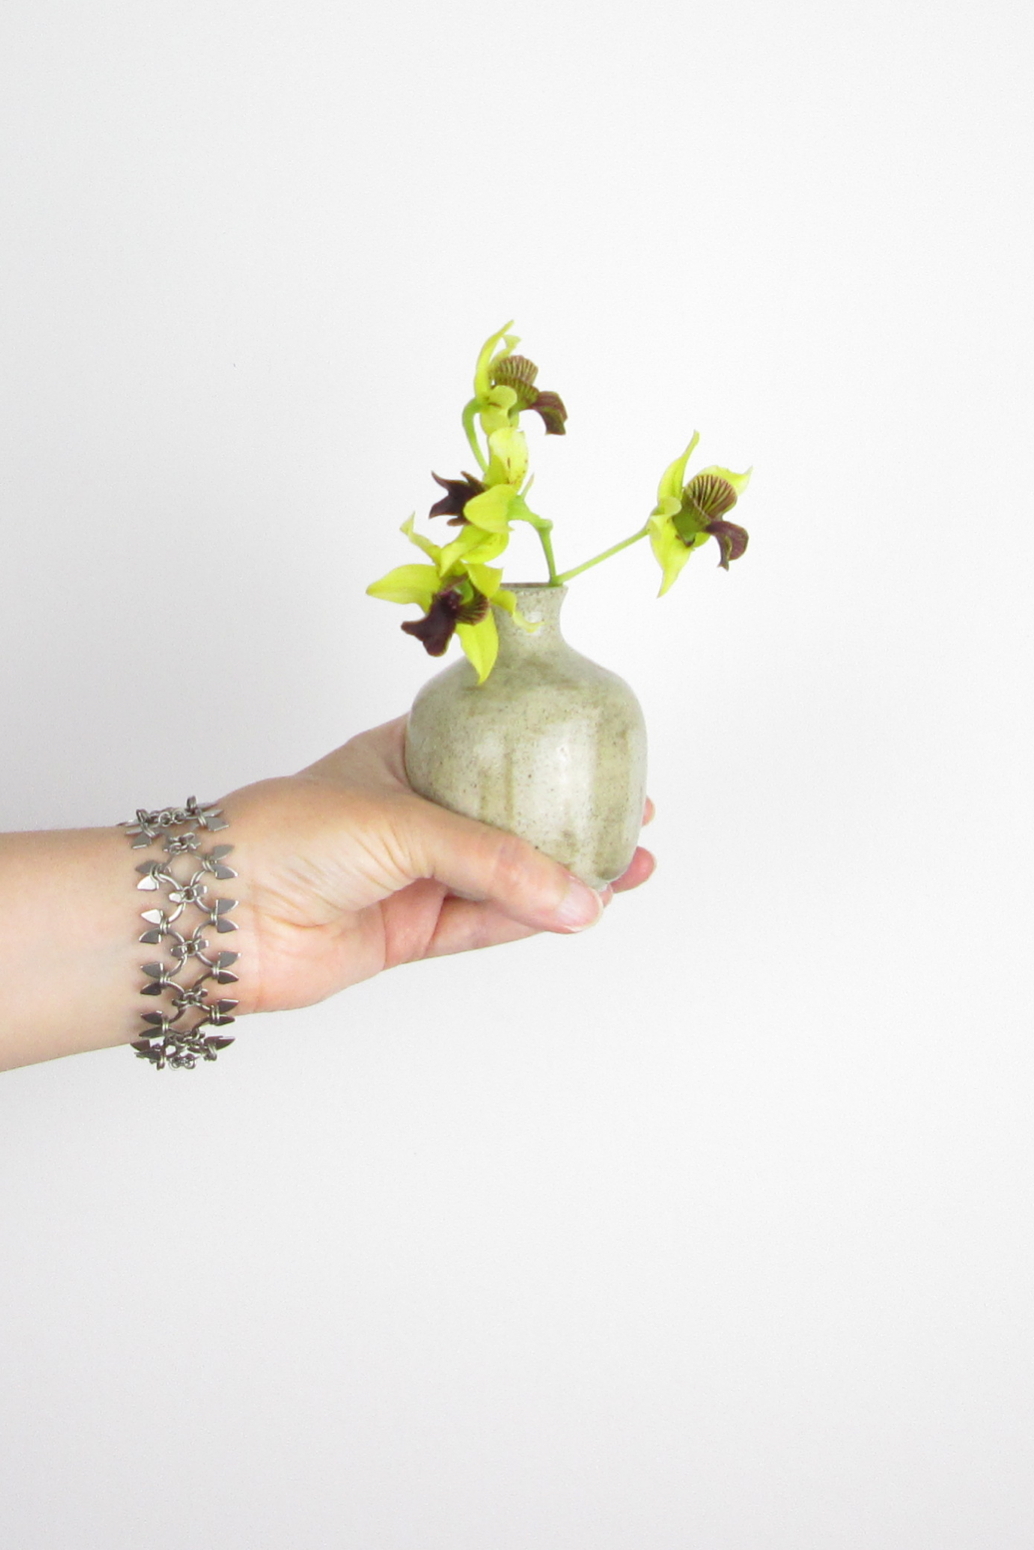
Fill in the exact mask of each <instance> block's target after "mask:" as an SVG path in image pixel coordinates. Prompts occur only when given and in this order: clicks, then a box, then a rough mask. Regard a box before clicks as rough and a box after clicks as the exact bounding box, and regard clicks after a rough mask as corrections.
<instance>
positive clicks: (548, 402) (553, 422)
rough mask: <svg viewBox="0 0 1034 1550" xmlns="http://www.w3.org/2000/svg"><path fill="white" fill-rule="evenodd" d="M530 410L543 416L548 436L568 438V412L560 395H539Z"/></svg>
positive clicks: (530, 405) (529, 406) (531, 404)
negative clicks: (565, 426)
mask: <svg viewBox="0 0 1034 1550" xmlns="http://www.w3.org/2000/svg"><path fill="white" fill-rule="evenodd" d="M528 408H529V409H534V411H535V413H536V414H538V415H541V416H542V423H543V425H544V426H545V427H546V435H547V436H566V434H567V432H566V430H565V428H564V421H565V420H566V419H567V410H566V409H565V408H564V401H563V399H562V398H561V397H560V394H559V393H539V394H537V395H536V397H535V399H534V401H533V402H532V403H530V404H529V405H528Z"/></svg>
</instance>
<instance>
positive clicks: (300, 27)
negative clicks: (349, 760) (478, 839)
mask: <svg viewBox="0 0 1034 1550" xmlns="http://www.w3.org/2000/svg"><path fill="white" fill-rule="evenodd" d="M0 28H2V38H0V58H2V60H3V64H2V67H0V68H2V71H3V76H4V80H3V83H2V87H3V89H2V93H0V115H2V121H3V157H4V189H5V192H4V195H3V212H4V213H3V221H2V226H3V230H2V234H0V243H2V247H3V258H4V276H5V278H4V281H3V287H2V299H0V306H2V308H3V314H4V320H5V327H4V342H3V348H2V352H0V373H2V381H3V406H2V414H0V438H2V468H3V491H4V493H3V509H2V514H0V718H2V720H0V739H2V793H0V827H6V828H22V827H56V826H65V825H73V824H109V823H111V822H113V821H115V820H117V819H119V818H122V817H125V816H128V815H129V814H130V813H131V812H132V810H133V809H134V808H135V807H136V806H138V805H140V804H151V803H159V802H165V801H170V800H180V799H182V798H183V797H185V796H186V795H187V794H188V793H189V792H197V793H198V794H199V795H201V796H204V797H206V798H207V797H209V796H215V795H217V794H219V793H222V792H225V791H227V790H229V789H231V788H232V787H234V786H236V785H238V784H240V783H242V782H244V781H247V780H251V779H257V778H259V777H262V776H265V775H268V774H271V773H277V772H281V771H285V770H290V769H295V768H298V767H299V766H301V765H302V764H304V763H306V762H308V761H310V760H311V759H313V758H314V757H316V756H318V755H319V754H321V753H323V752H325V751H326V750H327V749H328V748H330V747H333V746H335V745H336V744H338V743H340V742H342V741H344V739H345V738H346V737H348V736H349V735H351V734H352V733H353V732H355V731H357V730H359V729H360V728H362V727H364V726H366V725H370V724H372V723H374V722H377V721H381V720H384V719H386V718H388V717H389V716H392V715H395V714H398V713H399V711H400V710H401V709H403V708H404V707H405V706H406V705H407V704H408V702H409V701H410V700H411V698H412V696H413V694H414V692H415V691H416V689H417V687H418V686H419V684H420V683H421V682H422V680H423V678H424V677H425V676H426V674H427V672H428V669H429V665H430V664H429V663H428V661H427V659H426V658H425V657H423V655H422V654H421V653H420V652H419V650H418V649H417V647H416V646H415V643H414V642H412V641H411V640H409V639H408V638H406V637H405V636H403V635H402V633H401V632H400V631H399V628H398V625H399V621H400V619H401V618H402V617H403V615H402V614H401V612H400V611H399V610H396V609H392V608H390V607H389V606H388V605H386V604H382V603H375V602H373V601H372V600H370V599H368V598H366V597H365V596H364V593H363V589H364V587H365V585H366V583H367V581H368V580H370V579H371V578H372V577H374V576H377V575H379V574H381V573H382V572H383V571H385V570H387V569H388V568H390V567H391V566H392V565H394V564H397V563H401V561H402V560H403V559H404V558H405V553H404V545H403V541H402V540H401V539H400V538H399V537H398V535H397V533H396V529H397V526H398V524H399V522H401V520H402V519H403V518H404V517H405V516H406V515H407V514H408V513H409V512H410V511H411V510H414V509H418V510H419V509H421V508H422V507H424V506H425V504H426V503H427V502H428V500H429V496H430V494H431V493H432V490H431V485H430V481H429V477H428V471H429V470H430V469H431V468H435V469H436V470H437V471H438V472H440V473H450V472H454V471H455V470H456V469H457V468H458V467H460V466H462V465H463V458H464V454H463V443H462V439H461V432H460V429H459V425H458V419H457V411H458V408H459V406H460V404H461V403H462V401H463V399H464V397H465V396H466V393H467V390H468V383H469V376H470V370H471V366H472V359H473V354H474V352H475V351H476V348H477V346H478V345H479V343H480V341H481V340H482V338H483V337H484V336H485V335H486V334H487V333H488V332H489V331H490V330H491V329H493V328H495V327H498V326H499V325H500V324H501V323H503V322H504V321H505V320H506V319H507V318H509V317H514V318H516V319H517V325H518V331H519V332H520V333H521V334H522V336H523V338H524V340H525V342H526V346H527V348H528V351H529V353H531V354H532V355H533V356H534V358H535V359H537V360H538V361H539V362H540V364H541V368H542V376H541V381H542V383H543V385H545V386H547V387H555V388H557V389H559V390H560V391H561V392H562V393H563V395H564V397H565V399H566V400H567V402H568V405H569V408H570V412H571V419H570V426H569V435H568V437H567V439H566V441H562V442H561V441H558V440H554V441H550V442H549V443H545V444H543V443H542V441H541V439H540V438H538V437H535V438H534V439H535V448H534V456H535V459H536V466H537V469H538V480H537V484H536V496H537V498H538V504H539V507H540V509H542V510H543V511H545V512H547V513H548V514H550V515H552V516H553V517H554V518H555V519H556V520H557V522H558V526H559V529H560V533H559V537H558V548H559V553H560V556H561V558H562V561H564V562H566V563H567V564H573V563H576V562H577V561H578V560H579V559H581V558H583V557H584V556H586V555H587V554H588V553H591V552H593V551H594V550H595V549H596V548H598V547H602V546H603V544H604V543H606V542H607V541H609V540H612V539H616V538H618V537H620V536H622V535H623V534H624V533H625V532H627V531H629V530H630V529H631V527H632V526H633V525H634V524H637V523H638V522H639V521H640V520H641V519H642V517H643V515H644V513H645V512H646V511H647V510H649V507H650V505H651V504H652V501H653V497H654V486H655V483H656V479H657V477H658V475H659V473H660V471H661V469H662V468H663V467H664V465H665V464H666V463H667V462H668V461H669V460H670V458H672V457H673V456H674V455H675V454H676V452H678V451H679V450H680V449H681V447H682V446H683V445H684V442H685V440H686V437H687V435H688V433H689V432H690V431H691V430H692V429H693V428H694V427H696V428H699V429H700V430H701V432H702V433H703V440H702V444H701V455H702V459H703V461H719V462H726V463H729V464H730V465H731V466H733V467H742V466H746V465H747V464H749V463H753V464H754V466H755V469H756V474H755V479H754V483H753V485H752V488H751V490H750V492H749V495H748V496H747V497H746V498H745V500H744V502H743V506H742V508H741V509H742V512H743V521H744V523H745V525H746V526H747V527H748V528H749V530H750V532H751V547H750V550H749V553H748V555H747V557H746V558H745V559H744V560H743V561H742V562H740V563H739V564H738V565H736V566H735V567H734V569H733V571H732V572H731V574H729V575H728V576H726V575H723V574H721V573H720V572H719V571H718V570H717V569H716V568H715V565H714V559H715V556H714V555H713V554H712V553H711V552H709V550H705V551H703V553H702V554H701V555H700V556H699V557H697V558H695V559H694V561H693V562H692V564H691V566H690V567H689V568H688V569H687V571H686V572H685V573H684V576H683V578H682V580H681V581H680V583H679V586H678V587H677V588H676V589H675V591H674V592H673V593H671V594H670V595H669V596H668V597H666V598H665V599H664V600H663V602H655V601H654V597H653V595H654V592H655V590H656V581H657V577H656V573H655V570H654V567H653V562H652V560H651V558H650V556H649V554H648V553H646V552H641V551H634V552H633V553H632V554H631V555H629V556H626V557H625V558H624V559H622V560H620V561H617V562H615V563H614V564H612V565H611V566H608V567H604V568H603V569H601V570H599V571H595V572H593V573H592V574H591V575H588V576H586V577H584V578H582V579H581V580H580V581H578V582H577V583H576V584H575V587H574V589H573V591H572V597H571V599H570V601H569V604H568V610H567V612H568V635H569V637H570V638H571V639H572V641H573V643H574V644H576V645H577V646H578V647H579V648H580V649H582V650H584V651H586V652H587V653H588V654H590V655H593V656H596V657H598V658H599V659H601V660H602V661H604V662H606V663H607V664H608V665H609V666H611V667H613V668H615V669H617V670H618V671H619V672H621V673H622V674H623V675H624V676H625V677H626V678H628V679H629V680H630V681H631V682H632V683H633V684H634V686H635V687H636V689H637V690H638V692H639V694H640V697H641V699H642V701H643V703H644V706H645V708H646V712H647V716H648V721H649V724H650V728H651V735H652V778H651V789H652V791H653V794H654V796H655V798H656V800H657V803H658V808H659V814H660V816H659V817H658V820H657V823H656V826H655V829H654V831H653V839H652V843H653V844H654V845H655V847H656V849H657V851H658V853H659V856H660V868H659V871H658V874H657V876H656V878H655V880H654V881H653V882H652V884H651V885H650V886H649V888H648V889H646V890H644V891H643V892H642V893H641V894H639V895H637V896H634V897H630V898H627V899H624V900H619V901H618V902H617V903H616V904H615V906H614V907H613V909H612V910H611V911H610V912H609V914H608V917H607V919H606V920H605V922H604V923H603V924H602V925H601V926H600V928H599V929H598V930H597V931H596V932H594V933H592V934H590V935H588V936H586V937H585V938H581V939H578V940H573V941H568V940H556V939H539V940H536V941H533V942H530V943H526V944H522V945H520V946H515V947H512V948H509V949H504V950H501V951H499V952H496V953H491V954H483V955H473V956H471V957H469V958H466V959H457V960H452V961H448V962H436V963H432V964H428V965H424V966H419V967H414V968H410V969H407V970H402V971H398V972H396V973H395V974H393V975H391V976H388V977H385V978H384V979H382V980H380V981H375V982H371V983H369V984H367V985H364V986H362V987H359V988H358V989H356V990H353V991H351V992H349V993H347V994H346V995H343V996H341V997H339V998H337V999H336V1000H333V1001H331V1002H329V1003H326V1004H325V1005H323V1006H322V1007H319V1008H315V1009H311V1010H308V1011H304V1012H299V1013H294V1014H289V1015H287V1014H285V1015H280V1016H275V1017H269V1018H265V1019H253V1020H252V1021H250V1022H248V1023H243V1024H242V1025H241V1026H240V1028H239V1030H238V1031H239V1034H240V1037H239V1039H238V1041H237V1043H236V1044H235V1046H234V1047H233V1049H232V1051H230V1052H229V1053H228V1054H227V1055H226V1056H225V1057H224V1058H223V1059H222V1060H220V1062H219V1063H218V1065H217V1066H215V1067H210V1068H207V1069H202V1070H200V1071H198V1072H195V1073H194V1074H193V1075H188V1074H186V1073H183V1074H163V1075H162V1076H156V1075H154V1074H152V1072H151V1071H150V1070H149V1069H144V1068H143V1067H142V1066H141V1065H140V1064H138V1063H137V1062H135V1061H133V1060H132V1058H131V1057H130V1056H129V1055H128V1054H127V1053H126V1052H125V1051H122V1050H117V1051H111V1052H107V1053H103V1054H99V1055H94V1056H89V1057H83V1058H80V1059H73V1060H67V1061H62V1062H56V1063H53V1064H51V1065H48V1066H43V1067H38V1068H34V1069H28V1070H23V1071H20V1072H16V1073H12V1074H10V1075H8V1076H6V1077H4V1078H3V1079H2V1082H0V1433H2V1446H0V1528H2V1538H3V1542H4V1545H5V1550H43V1547H46V1550H56V1547H62V1550H63V1547H69V1550H94V1547H97V1550H130V1547H132V1550H137V1547H139V1546H144V1545H146V1546H147V1547H149V1550H213V1547H219V1550H285V1547H288V1546H290V1547H291V1550H324V1547H328V1550H329V1547H335V1550H486V1547H491V1550H561V1547H563V1550H569V1547H570V1550H574V1547H578V1550H585V1547H589V1550H644V1547H650V1550H654V1547H656V1550H811V1547H815V1550H863V1547H864V1550H868V1547H874V1546H880V1547H883V1546H895V1547H896V1546H902V1547H905V1546H907V1547H908V1550H962V1547H965V1550H986V1547H987V1546H989V1545H993V1546H994V1547H995V1550H1011V1547H1017V1550H1019V1547H1023V1550H1029V1546H1030V1544H1031V1543H1032V1541H1034V1487H1032V1483H1031V1480H1032V1477H1031V1468H1032V1463H1034V1457H1032V1455H1034V1430H1032V1426H1034V1413H1032V1412H1034V1385H1032V1372H1031V1367H1032V1341H1031V1333H1032V1330H1031V1311H1030V1310H1031V1305H1032V1294H1034V1285H1032V1281H1034V1274H1032V1272H1034V1264H1032V1234H1031V1209H1032V1204H1034V1200H1032V1193H1034V1192H1032V1186H1031V1178H1032V1167H1034V1144H1032V1140H1031V1131H1032V1125H1031V1106H1032V1096H1034V1092H1032V1087H1034V1061H1032V1052H1031V1017H1030V957H1031V937H1030V927H1031V918H1030V917H1031V910H1030V905H1031V881H1030V879H1031V844H1030V841H1031V818H1030V810H1031V803H1030V792H1031V779H1032V773H1034V772H1032V769H1031V747H1032V740H1030V739H1029V731H1030V725H1029V723H1030V716H1029V682H1030V678H1029V669H1030V637H1031V626H1030V620H1031V608H1030V599H1031V579H1032V577H1031V557H1032V556H1031V550H1032V541H1031V519H1030V496H1029V489H1028V486H1029V477H1028V475H1027V464H1028V459H1029V445H1030V424H1031V408H1032V402H1031V399H1032V394H1031V379H1030V359H1031V344H1032V340H1031V328H1030V321H1031V320H1030V294H1029V293H1030V254H1031V237H1032V235H1034V232H1032V221H1031V216H1030V174H1031V146H1032V143H1034V142H1032V130H1034V124H1032V114H1031V94H1030V76H1031V65H1032V59H1031V40H1032V39H1031V33H1032V28H1031V23H1030V19H1029V13H1028V11H1027V9H1026V8H1025V7H1022V6H1020V5H1019V4H1016V3H1001V0H1000V3H997V4H990V5H988V4H987V3H982V4H980V5H977V4H967V3H962V0H954V3H948V4H942V5H938V6H934V5H931V4H920V3H917V0H905V3H900V0H898V3H894V4H890V3H887V0H876V3H875V4H873V5H869V6H865V7H857V6H854V7H849V6H845V5H837V6H831V5H829V4H822V3H819V0H811V3H808V0H784V3H782V4H778V5H777V4H775V3H772V0H760V3H759V0H755V3H751V4H745V3H743V0H739V3H737V0H731V3H730V0H723V3H722V4H716V3H709V4H706V5H704V4H700V5H697V4H690V5H675V4H665V3H662V0H642V3H639V4H637V5H635V6H632V7H628V8H627V9H623V10H621V11H617V10H614V11H609V10H608V11H602V10H598V11H589V10H587V9H584V8H582V7H576V6H574V5H572V4H569V3H568V4H563V3H561V4H557V3H552V4H546V3H544V0H531V3H529V4H524V5H522V6H520V7H505V8H504V7H501V6H499V7H491V6H487V5H475V4H473V3H469V0H460V3H456V0H445V3H439V4H436V5H434V6H431V5H419V4H414V3H410V4H406V3H401V0H388V3H386V4H384V5H382V6H379V7H371V6H358V5H354V4H352V5H347V4H345V5H342V4H337V5H333V4H329V3H319V0H294V3H292V4H291V5H286V4H271V3H268V0H258V3H255V0H252V3H250V4H242V3H239V0H238V3H233V0H208V3H205V4H199V3H186V4H181V5H179V6H176V7H167V6H158V5H156V4H152V3H142V0H137V3H122V4H117V3H112V0H102V3H97V0H89V3H86V0H32V3H31V4H30V3H29V0H12V3H9V4H8V6H7V7H6V8H5V11H4V16H3V21H2V23H0ZM527 554H528V560H529V566H530V562H531V559H532V556H531V551H530V550H528V551H527ZM532 574H533V573H532V572H531V571H530V568H529V572H528V573H527V575H526V576H520V575H518V576H517V577H515V578H514V579H530V578H531V576H532Z"/></svg>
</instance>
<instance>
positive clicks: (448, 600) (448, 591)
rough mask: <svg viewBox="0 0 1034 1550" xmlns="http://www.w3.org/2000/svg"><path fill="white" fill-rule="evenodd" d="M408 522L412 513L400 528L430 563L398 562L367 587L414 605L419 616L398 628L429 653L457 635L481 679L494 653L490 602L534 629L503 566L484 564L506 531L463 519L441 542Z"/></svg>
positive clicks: (441, 653)
mask: <svg viewBox="0 0 1034 1550" xmlns="http://www.w3.org/2000/svg"><path fill="white" fill-rule="evenodd" d="M413 524H414V518H413V517H409V518H407V520H406V521H405V522H404V523H403V524H402V529H401V531H402V532H403V533H404V534H405V535H406V537H407V538H408V539H409V541H410V543H412V544H415V545H416V546H417V548H418V549H421V550H422V551H423V552H424V554H426V555H427V557H428V559H429V560H430V561H431V564H430V565H398V566H396V568H395V569H394V570H392V571H389V572H388V574H387V575H386V576H382V577H381V579H380V581H375V582H373V583H372V584H371V585H370V586H368V587H367V589H366V590H367V592H368V594H369V595H370V596H371V597H379V598H383V599H384V600H386V601H387V602H389V603H417V604H419V606H420V607H421V608H422V609H423V610H424V617H423V618H422V619H407V620H406V621H405V623H404V624H403V625H402V628H403V630H405V631H406V633H407V634H408V635H414V636H416V638H417V640H419V641H420V642H421V644H422V645H423V647H424V650H425V651H426V652H427V653H428V655H429V656H432V657H440V656H444V654H445V652H446V650H447V649H448V646H449V642H450V641H451V639H452V637H453V635H454V634H455V635H457V636H458V637H459V641H460V645H461V646H462V647H463V650H464V652H465V653H466V655H467V658H468V659H469V661H470V663H471V665H472V666H473V668H474V670H475V672H476V673H477V675H478V683H479V684H482V683H484V681H485V679H486V678H487V677H488V675H489V673H490V672H491V671H492V668H493V667H494V666H495V659H496V657H497V655H498V653H499V634H498V631H497V630H496V624H495V619H494V618H493V616H492V604H493V603H494V604H496V606H497V607H499V608H505V609H506V611H507V613H509V614H511V615H512V616H513V618H514V619H515V620H516V622H517V623H518V624H519V625H521V627H522V628H523V629H528V630H532V629H537V628H538V626H537V625H533V624H529V623H528V621H527V620H525V619H524V618H523V617H522V616H521V614H520V613H519V612H518V609H517V600H516V598H515V597H514V594H513V593H512V592H510V591H508V590H507V589H506V588H505V587H503V586H502V585H501V583H502V579H503V573H502V571H501V570H497V569H496V568H495V567H494V566H492V565H489V564H488V563H487V562H488V561H489V560H494V559H497V558H498V556H499V555H500V554H501V553H502V552H503V550H504V549H505V548H506V540H507V535H506V533H505V532H503V533H486V532H484V531H482V530H481V529H480V528H478V527H474V526H472V525H470V524H468V525H467V526H465V527H464V528H463V529H462V531H461V532H460V533H459V535H458V536H457V537H456V538H455V539H454V540H453V542H452V543H450V544H445V545H444V546H440V545H438V544H435V543H432V542H431V540H430V539H429V538H424V537H423V536H422V534H420V533H417V532H415V531H414V526H413Z"/></svg>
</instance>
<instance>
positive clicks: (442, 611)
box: [402, 580, 489, 657]
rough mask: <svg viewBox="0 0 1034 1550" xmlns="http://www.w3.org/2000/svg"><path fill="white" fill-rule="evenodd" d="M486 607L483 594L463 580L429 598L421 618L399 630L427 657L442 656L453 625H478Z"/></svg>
mask: <svg viewBox="0 0 1034 1550" xmlns="http://www.w3.org/2000/svg"><path fill="white" fill-rule="evenodd" d="M465 594H469V595H466V596H465ZM488 608H489V603H488V598H487V597H486V596H485V595H484V593H483V592H479V591H478V590H477V588H476V587H475V586H473V585H472V583H471V582H470V581H468V580H463V581H460V582H457V583H456V584H455V585H453V586H450V587H446V588H445V589H444V590H443V591H441V592H439V593H438V594H437V595H436V596H435V597H434V598H432V599H431V606H430V608H429V609H428V610H427V612H426V614H425V615H424V617H423V618H422V619H407V620H406V622H405V624H403V626H402V628H403V629H404V630H405V632H406V634H407V635H415V636H416V638H417V640H418V641H420V643H421V645H422V646H423V648H424V650H425V651H426V652H427V654H428V656H429V657H442V656H444V655H445V653H446V651H447V650H448V647H449V642H450V641H451V640H452V637H453V632H454V631H455V629H456V626H457V624H479V623H480V621H481V620H482V619H483V618H484V617H485V615H486V614H487V612H488Z"/></svg>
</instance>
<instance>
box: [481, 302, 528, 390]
mask: <svg viewBox="0 0 1034 1550" xmlns="http://www.w3.org/2000/svg"><path fill="white" fill-rule="evenodd" d="M512 327H513V319H512V318H511V319H510V321H509V323H504V324H503V326H502V328H501V329H500V330H499V332H498V333H497V334H493V335H492V337H491V338H490V339H486V340H485V342H484V344H483V345H482V346H481V353H480V355H479V356H478V359H477V365H476V366H475V368H474V397H475V398H477V399H482V400H483V399H486V398H487V397H488V395H489V393H490V391H491V388H492V380H491V370H490V367H491V363H492V358H493V354H494V352H495V347H496V345H497V344H498V343H499V341H500V339H501V340H502V341H503V348H502V350H500V352H499V354H500V356H503V355H510V354H512V352H513V351H514V350H515V349H516V347H517V345H519V344H520V340H519V339H518V337H517V335H516V334H508V333H507V332H506V330H507V329H508V328H512Z"/></svg>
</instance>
